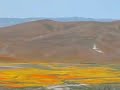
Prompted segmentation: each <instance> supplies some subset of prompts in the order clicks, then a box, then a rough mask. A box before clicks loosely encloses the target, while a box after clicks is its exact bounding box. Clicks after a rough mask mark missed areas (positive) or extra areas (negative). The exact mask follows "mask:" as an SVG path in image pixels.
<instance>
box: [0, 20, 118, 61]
mask: <svg viewBox="0 0 120 90" xmlns="http://www.w3.org/2000/svg"><path fill="white" fill-rule="evenodd" d="M0 55H1V56H2V55H3V56H8V57H11V58H16V60H17V59H18V60H21V62H22V60H23V61H25V60H26V61H28V62H34V61H39V62H72V63H73V62H74V63H78V62H81V63H120V22H119V21H116V22H109V23H102V22H55V21H51V20H41V21H33V22H29V23H24V24H20V25H15V26H11V27H6V28H0Z"/></svg>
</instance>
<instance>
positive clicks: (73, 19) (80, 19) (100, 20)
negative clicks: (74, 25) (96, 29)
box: [51, 17, 113, 22]
mask: <svg viewBox="0 0 120 90" xmlns="http://www.w3.org/2000/svg"><path fill="white" fill-rule="evenodd" d="M51 19H52V20H55V21H61V22H71V21H72V22H73V21H75V22H76V21H78V22H79V21H97V22H111V21H113V19H94V18H83V17H68V18H51Z"/></svg>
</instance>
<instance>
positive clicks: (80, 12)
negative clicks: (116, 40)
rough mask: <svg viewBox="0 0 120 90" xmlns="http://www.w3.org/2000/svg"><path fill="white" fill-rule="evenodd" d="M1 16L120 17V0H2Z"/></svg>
mask: <svg viewBox="0 0 120 90" xmlns="http://www.w3.org/2000/svg"><path fill="white" fill-rule="evenodd" d="M0 17H9V18H29V17H47V18H48V17H54V18H55V17H86V18H109V19H120V0H0Z"/></svg>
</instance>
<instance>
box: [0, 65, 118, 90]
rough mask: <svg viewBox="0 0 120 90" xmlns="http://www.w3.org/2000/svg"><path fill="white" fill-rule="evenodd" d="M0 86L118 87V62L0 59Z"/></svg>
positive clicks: (29, 89) (6, 89) (21, 89)
mask: <svg viewBox="0 0 120 90" xmlns="http://www.w3.org/2000/svg"><path fill="white" fill-rule="evenodd" d="M0 87H1V88H0V90H14V89H15V90H120V66H119V65H114V64H109V65H105V64H64V63H19V64H18V63H11V64H6V63H0Z"/></svg>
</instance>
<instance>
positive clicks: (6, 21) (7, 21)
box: [0, 17, 113, 27]
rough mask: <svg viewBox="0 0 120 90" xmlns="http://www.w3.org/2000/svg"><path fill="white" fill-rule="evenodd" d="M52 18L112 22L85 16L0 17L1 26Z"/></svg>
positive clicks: (60, 20)
mask: <svg viewBox="0 0 120 90" xmlns="http://www.w3.org/2000/svg"><path fill="white" fill-rule="evenodd" d="M42 19H50V20H54V21H59V22H79V21H99V22H110V21H113V20H112V19H93V18H83V17H68V18H65V17H63V18H0V27H7V26H12V25H16V24H21V23H25V22H30V21H36V20H42Z"/></svg>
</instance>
